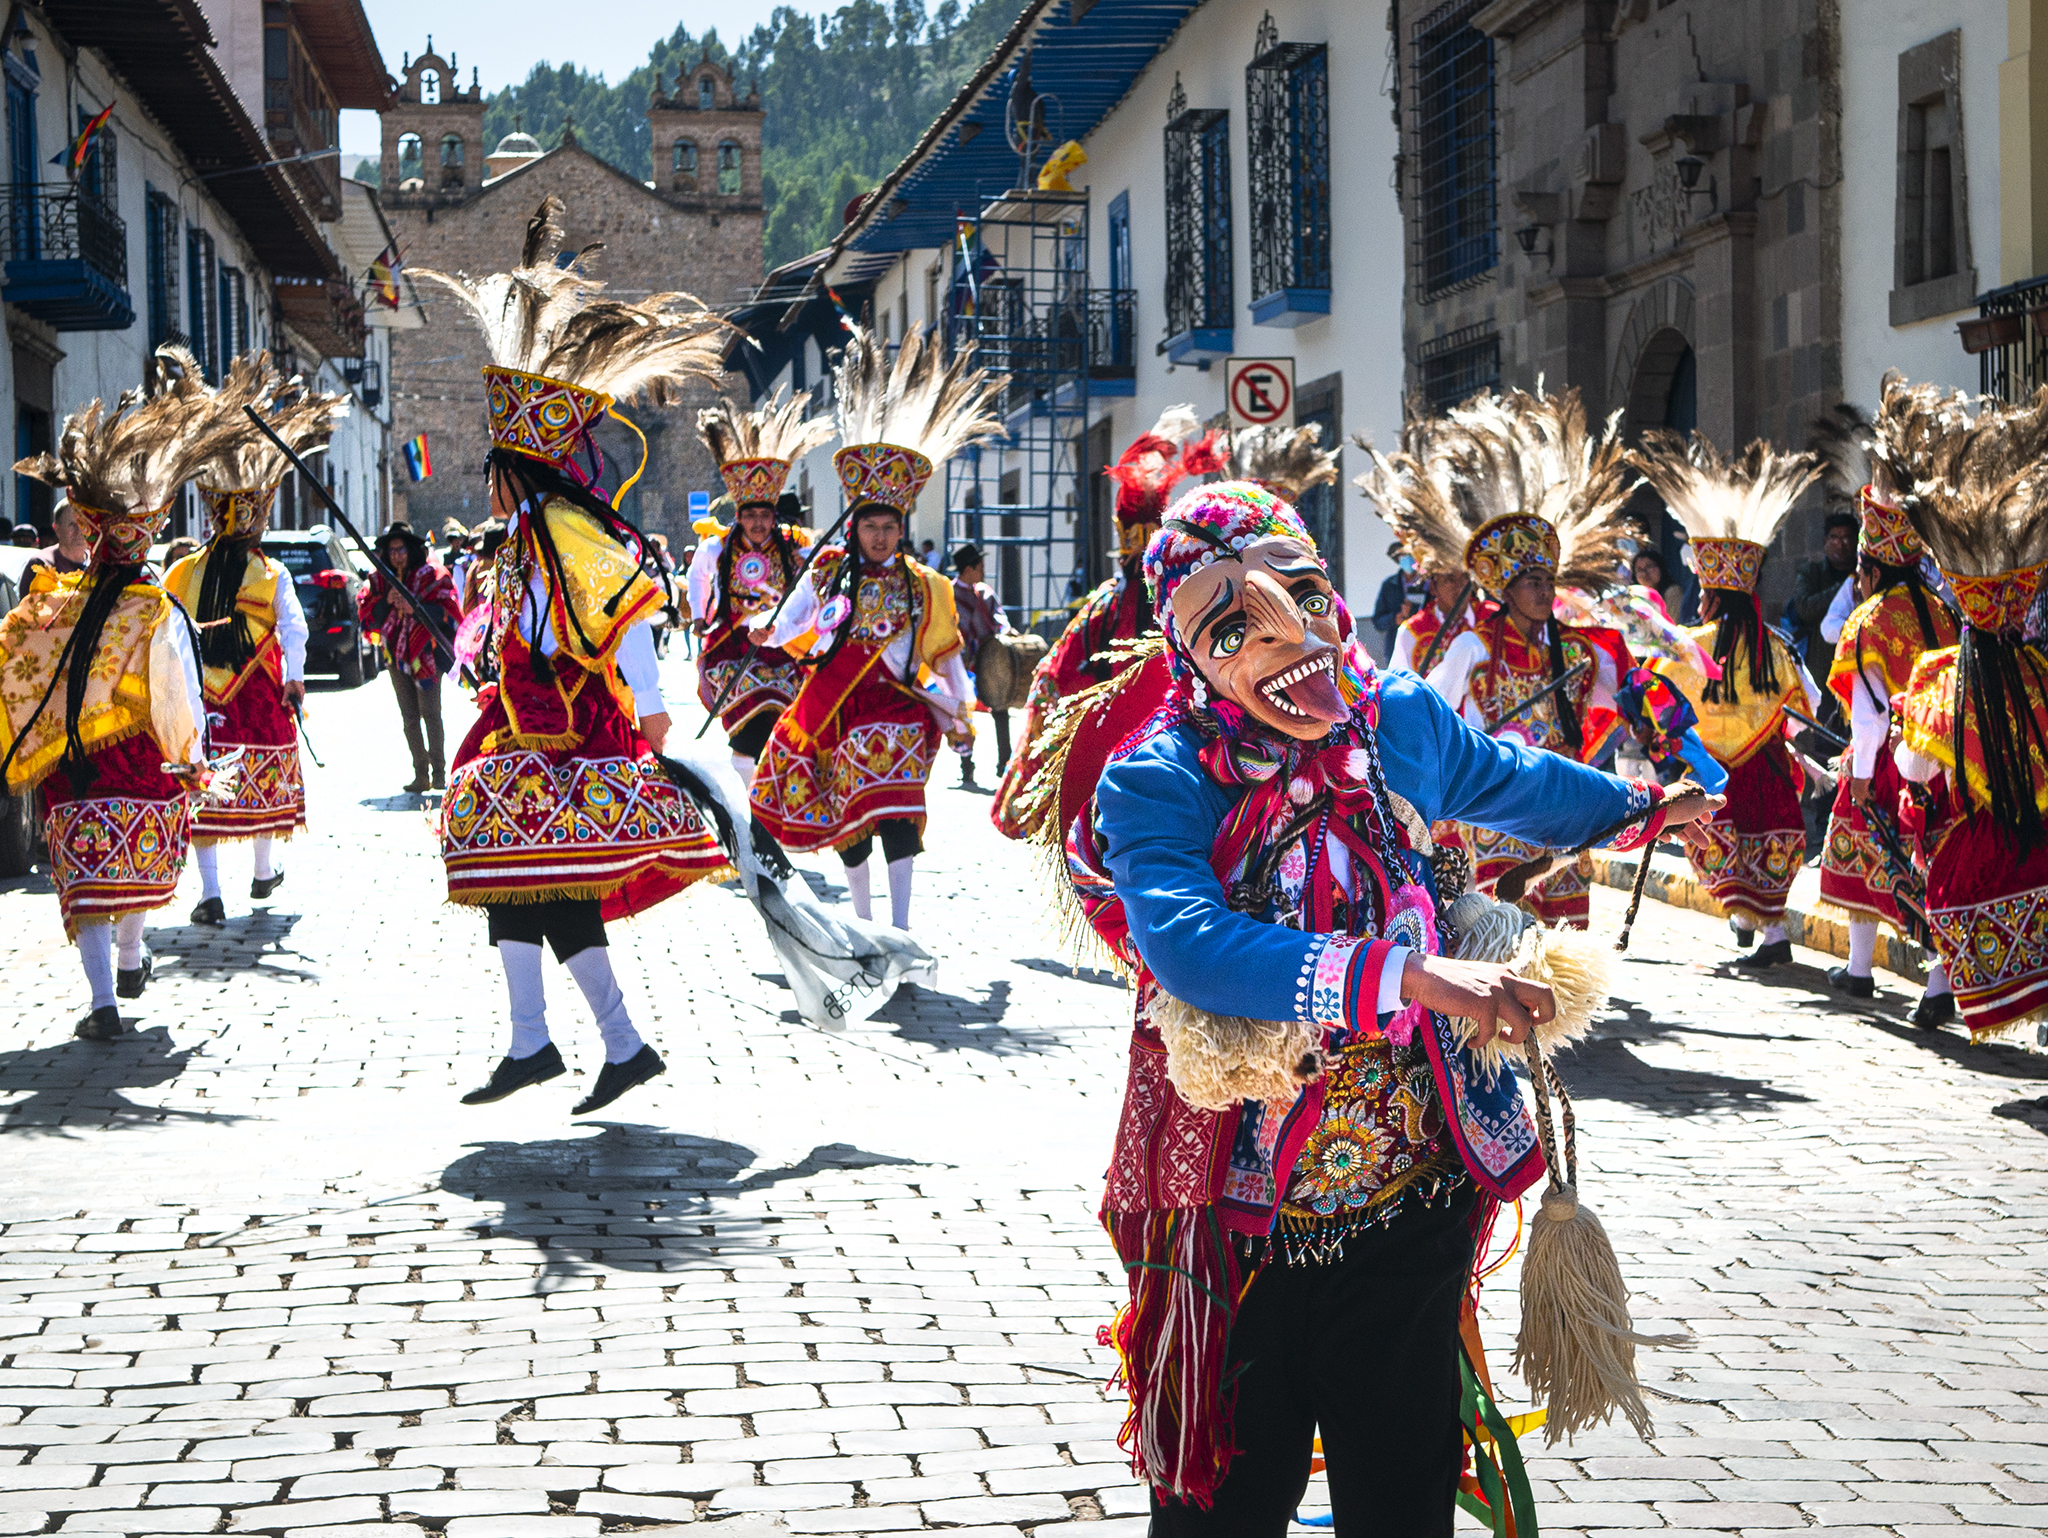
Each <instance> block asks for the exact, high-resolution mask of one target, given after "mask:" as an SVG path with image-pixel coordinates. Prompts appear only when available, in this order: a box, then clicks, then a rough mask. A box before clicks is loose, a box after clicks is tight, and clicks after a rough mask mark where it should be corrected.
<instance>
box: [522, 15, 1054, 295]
mask: <svg viewBox="0 0 2048 1538" xmlns="http://www.w3.org/2000/svg"><path fill="white" fill-rule="evenodd" d="M1021 4H1022V0H972V3H971V4H970V5H969V7H968V8H967V9H965V10H962V8H961V4H960V0H940V3H939V5H938V8H937V9H936V10H934V11H932V12H930V13H929V14H927V13H926V11H925V8H924V4H923V0H894V3H893V4H883V3H881V0H851V3H849V4H847V5H844V6H841V7H840V8H839V9H838V10H837V11H835V12H833V13H832V14H830V15H826V16H812V15H809V14H807V13H805V12H803V11H799V10H797V9H796V8H794V7H792V6H778V7H777V8H776V10H775V13H774V15H773V16H772V17H771V18H770V20H769V23H768V25H766V26H764V27H756V28H755V29H754V32H753V35H752V36H750V37H748V38H746V39H745V40H744V41H742V42H741V43H739V44H738V45H737V46H734V47H728V46H727V45H726V44H725V42H724V41H722V40H721V39H720V38H719V36H718V34H717V32H716V31H715V30H713V31H709V32H706V33H704V34H703V35H702V36H695V35H693V34H692V33H691V32H690V31H689V29H688V28H687V27H682V26H678V27H677V28H676V30H675V31H674V32H673V33H672V34H670V35H669V36H668V37H666V38H664V39H662V40H661V41H660V42H658V43H656V44H655V45H654V46H653V47H652V48H651V49H649V50H648V54H647V62H646V64H644V65H642V66H641V67H640V68H639V69H636V70H635V71H633V73H632V74H630V75H628V76H626V78H625V79H623V80H620V81H616V82H607V81H605V80H604V79H602V78H601V77H599V76H597V75H592V74H588V73H586V72H585V71H583V70H582V69H579V68H578V67H577V66H576V65H575V64H574V63H568V64H561V65H548V64H539V65H535V66H534V69H533V73H532V74H530V75H528V76H527V77H526V80H525V81H524V82H523V83H522V84H520V85H516V86H508V87H507V88H505V89H504V90H502V91H499V92H498V93H497V94H496V95H495V96H493V97H491V98H490V100H489V102H488V104H487V105H486V107H485V110H484V142H485V143H486V144H495V143H497V141H498V138H499V136H500V135H503V134H508V133H510V132H511V131H512V127H513V123H514V119H515V117H516V118H517V120H518V121H519V123H520V124H521V126H523V127H524V128H525V130H526V131H527V132H528V133H530V134H532V135H534V137H536V138H537V139H539V140H540V142H541V143H542V144H544V145H547V146H549V147H552V146H553V145H555V144H556V143H558V142H559V141H560V139H561V135H562V125H563V123H564V122H565V121H569V120H571V119H573V120H574V122H575V124H576V136H577V138H578V139H580V140H581V141H582V143H583V145H584V147H585V148H586V149H588V150H590V151H591V153H593V154H595V155H600V156H602V157H603V158H604V159H606V160H609V161H611V162H612V164H614V165H616V166H618V167H620V168H621V169H622V170H624V171H626V172H628V173H629V174H630V175H632V176H635V177H639V178H642V179H644V178H645V177H647V176H648V175H649V174H650V173H649V162H648V144H647V100H648V97H649V96H650V95H652V94H653V90H654V82H655V76H656V72H657V71H659V72H660V74H661V75H662V76H663V78H664V80H665V81H666V83H667V84H668V85H670V86H671V87H673V84H674V81H675V71H676V66H677V65H679V64H685V63H688V64H694V63H696V62H697V60H698V58H699V57H700V56H701V55H702V54H703V53H705V52H706V51H707V50H708V51H709V53H710V55H711V57H712V58H713V59H715V60H717V61H718V62H719V64H721V65H722V66H724V67H726V68H728V69H731V70H732V71H733V72H734V74H735V77H736V78H737V79H738V80H739V81H740V82H741V84H742V88H744V86H745V85H747V84H749V83H751V84H756V85H758V86H759V87H760V91H761V100H762V104H763V105H764V106H765V108H766V109H767V115H766V118H765V120H764V122H763V124H762V140H763V150H762V189H763V192H764V195H765V201H766V203H767V219H766V232H765V235H764V244H765V246H766V251H765V253H764V254H765V256H766V258H767V264H768V265H769V266H770V267H774V266H777V265H779V264H781V263H783V262H786V261H790V260H792V259H793V258H796V257H799V256H802V255H803V254H804V253H805V252H807V251H814V250H816V249H817V248H818V247H819V246H822V245H823V244H825V242H826V241H827V240H829V239H831V237H832V233H833V231H835V230H836V229H838V227H839V220H840V216H841V214H842V213H843V211H844V210H845V207H846V205H847V203H848V202H849V201H851V200H852V199H853V198H854V197H856V196H858V195H859V194H860V193H862V192H865V191H867V190H868V189H869V188H870V187H872V186H874V185H875V184H876V183H877V182H878V181H880V180H881V178H882V176H883V174H884V173H885V172H887V171H888V170H889V168H890V167H891V166H893V165H895V164H896V162H897V161H898V160H900V159H902V158H903V156H904V154H905V153H906V152H907V151H908V150H909V149H910V147H911V145H912V144H914V143H915V142H916V141H917V136H918V135H919V134H920V133H922V132H923V131H924V128H925V126H926V125H927V124H929V123H930V122H931V120H932V119H933V118H934V117H935V116H937V115H938V112H939V109H940V108H942V107H943V106H944V105H945V104H946V102H948V101H949V100H951V99H952V97H953V94H954V93H955V92H956V91H957V90H958V89H959V88H960V85H961V84H962V82H964V81H965V80H966V79H967V77H968V76H969V75H971V74H972V73H973V72H974V68H975V66H976V65H977V64H979V63H980V62H981V61H982V60H983V59H984V58H986V57H987V56H988V53H989V51H990V50H991V49H992V48H994V47H995V45H996V43H997V42H999V41H1000V40H1001V38H1002V35H1003V33H1004V32H1005V31H1006V30H1007V29H1008V27H1009V25H1010V23H1011V22H1012V21H1013V20H1014V19H1015V18H1016V15H1017V12H1018V9H1019V7H1020V6H1021Z"/></svg>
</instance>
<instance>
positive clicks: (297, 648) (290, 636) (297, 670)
mask: <svg viewBox="0 0 2048 1538" xmlns="http://www.w3.org/2000/svg"><path fill="white" fill-rule="evenodd" d="M270 623H271V625H272V627H273V628H274V629H275V630H276V632H277V646H278V650H279V651H280V652H282V653H283V654H284V681H285V682H286V683H288V684H296V683H303V682H305V678H306V611H305V609H304V608H302V607H301V606H300V604H299V589H298V584H297V583H295V582H293V581H292V574H291V573H290V572H288V571H284V570H283V569H282V568H280V570H279V572H278V578H277V589H276V591H275V593H274V594H273V595H272V597H271V600H270Z"/></svg>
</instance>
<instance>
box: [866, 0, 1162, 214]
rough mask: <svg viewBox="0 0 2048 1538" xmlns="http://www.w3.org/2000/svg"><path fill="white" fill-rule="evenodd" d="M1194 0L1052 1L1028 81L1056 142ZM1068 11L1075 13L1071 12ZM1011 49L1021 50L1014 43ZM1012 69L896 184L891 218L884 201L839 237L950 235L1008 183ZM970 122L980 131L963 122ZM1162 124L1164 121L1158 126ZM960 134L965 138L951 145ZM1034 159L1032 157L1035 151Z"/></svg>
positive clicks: (1105, 111)
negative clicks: (1042, 101) (899, 204)
mask: <svg viewBox="0 0 2048 1538" xmlns="http://www.w3.org/2000/svg"><path fill="white" fill-rule="evenodd" d="M1200 4H1201V0H1095V3H1094V4H1093V5H1090V4H1088V3H1087V0H1078V3H1077V0H1060V3H1059V4H1057V5H1055V6H1053V7H1052V8H1051V10H1050V11H1049V12H1048V17H1047V19H1046V20H1045V21H1044V22H1042V23H1041V24H1040V25H1039V26H1038V27H1037V28H1036V30H1035V31H1034V33H1033V34H1032V36H1031V38H1030V40H1029V42H1028V44H1026V45H1025V46H1028V47H1029V48H1030V50H1031V85H1032V89H1033V90H1034V91H1035V92H1037V94H1039V95H1041V96H1046V97H1051V98H1053V100H1051V101H1049V102H1047V104H1046V127H1047V129H1048V130H1049V132H1050V133H1051V135H1052V142H1053V143H1054V144H1055V145H1057V144H1060V143H1063V142H1065V141H1066V140H1068V139H1085V138H1087V136H1088V135H1089V134H1090V133H1092V132H1094V130H1095V128H1096V127H1097V126H1098V125H1099V124H1100V123H1101V122H1102V120H1103V119H1104V118H1105V117H1107V116H1108V115H1109V111H1110V109H1111V108H1112V107H1114V106H1115V105H1116V104H1117V103H1118V102H1120V101H1122V100H1123V98H1124V93H1125V92H1126V91H1128V90H1129V89H1130V88H1131V82H1132V81H1134V80H1136V79H1137V78H1138V75H1139V73H1140V72H1141V71H1142V70H1143V69H1144V68H1145V66H1146V65H1148V64H1150V63H1151V62H1152V61H1153V59H1155V58H1157V57H1158V55H1159V50H1160V49H1161V48H1163V47H1165V46H1166V42H1167V40H1168V39H1169V38H1171V37H1172V36H1173V34H1174V32H1175V31H1176V30H1178V29H1179V27H1180V24H1181V23H1182V22H1183V21H1185V20H1186V19H1187V17H1188V14H1189V13H1190V12H1191V11H1193V10H1194V9H1195V8H1196V7H1197V6H1198V5H1200ZM1076 10H1078V11H1079V12H1080V20H1078V21H1075V20H1073V19H1071V18H1072V17H1073V15H1074V13H1075V11H1076ZM1020 51H1021V50H1020ZM1015 74H1016V67H1015V65H1014V63H1013V64H1012V65H1011V67H1010V68H1008V69H1005V70H1003V71H1002V72H1001V73H1000V74H998V75H996V76H995V77H994V78H993V79H991V80H990V81H989V83H988V84H987V85H986V86H984V87H983V88H982V91H981V94H980V95H979V97H977V98H976V100H975V101H974V103H973V105H972V106H970V107H969V108H968V109H967V111H966V113H965V114H964V115H963V116H962V118H961V120H960V123H959V124H957V125H956V126H955V127H954V128H952V129H951V130H950V131H948V133H947V134H946V137H945V140H944V141H943V142H942V143H941V144H940V145H938V146H937V147H936V148H934V149H932V150H931V151H929V152H928V153H927V154H926V155H925V157H924V159H923V160H921V161H920V162H918V164H917V165H916V166H914V167H913V168H912V169H911V170H910V171H909V172H908V173H907V174H906V175H905V176H904V177H903V179H902V180H901V181H900V182H898V184H897V185H896V187H895V189H894V192H893V194H892V197H891V202H892V204H893V203H894V201H895V200H896V199H901V200H903V202H904V203H905V204H907V206H906V207H904V208H903V209H902V211H901V212H900V213H898V214H897V215H896V216H895V217H894V218H890V217H888V213H887V210H886V209H883V210H878V211H877V216H876V217H874V218H872V219H870V220H869V221H868V223H867V224H866V226H865V227H864V228H862V229H861V230H860V231H859V232H858V233H856V234H855V235H854V236H853V237H852V239H850V240H848V241H847V242H846V245H847V248H848V249H851V250H856V251H872V252H884V251H910V250H915V249H917V248H919V247H922V246H944V245H948V244H950V243H951V242H952V239H953V221H954V218H955V216H956V215H958V214H963V213H964V214H973V213H975V212H977V211H978V210H979V209H980V207H981V205H982V204H983V203H984V202H985V201H987V200H988V199H990V198H992V197H995V196H997V195H998V194H1000V193H1002V192H1005V191H1008V190H1009V189H1011V188H1012V187H1013V186H1014V185H1015V184H1016V181H1017V155H1016V153H1015V152H1014V151H1013V150H1012V149H1011V148H1010V146H1009V143H1008V140H1007V137H1006V135H1005V134H1004V132H1003V116H1004V113H1005V111H1006V109H1007V106H1008V103H1009V98H1010V84H1011V81H1012V80H1013V79H1014V77H1015ZM969 123H973V124H976V125H978V126H979V129H980V132H978V133H975V132H973V131H972V130H970V129H967V127H966V125H967V124H969ZM1161 126H1162V127H1164V125H1163V124H1162V125H1161ZM963 132H965V133H966V134H967V135H968V138H969V142H967V143H965V144H963V143H961V138H962V135H963ZM1041 158H1042V157H1041Z"/></svg>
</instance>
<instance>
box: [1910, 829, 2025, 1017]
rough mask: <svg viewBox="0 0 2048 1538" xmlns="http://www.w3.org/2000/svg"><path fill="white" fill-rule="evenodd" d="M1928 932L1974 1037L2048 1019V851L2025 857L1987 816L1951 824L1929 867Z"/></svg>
mask: <svg viewBox="0 0 2048 1538" xmlns="http://www.w3.org/2000/svg"><path fill="white" fill-rule="evenodd" d="M1946 800H1947V798H1946V795H1945V793H1944V792H1942V791H1937V792H1936V803H1937V805H1936V806H1934V807H1932V808H1930V815H1929V822H1930V824H1931V825H1937V826H1938V824H1939V820H1940V817H1941V815H1942V813H1943V812H1945V811H1948V810H1950V808H1949V807H1948V806H1945V805H1942V804H1941V803H1945V802H1946ZM1927 927H1928V928H1929V929H1930V930H1931V931H1932V932H1933V937H1934V948H1935V950H1936V951H1937V952H1938V953H1939V954H1940V956H1941V959H1942V962H1943V964H1944V965H1945V966H1947V968H1948V980H1949V985H1950V986H1951V987H1953V988H1954V989H1955V992H1956V1007H1957V1008H1958V1009H1959V1010H1961V1011H1962V1015H1963V1023H1964V1024H1965V1025H1967V1026H1968V1027H1969V1028H1970V1034H1971V1035H1972V1036H1984V1035H1989V1034H1991V1033H1993V1032H1996V1031H2003V1030H2010V1029H2012V1028H2013V1027H2015V1026H2019V1025H2024V1024H2025V1023H2027V1022H2028V1021H2029V1020H2032V1019H2036V1018H2048V847H2043V848H2040V849H2036V850H2034V851H2033V852H2032V853H2031V854H2025V855H2022V854H2020V853H2019V852H2018V850H2017V849H2015V848H2014V847H2013V844H2012V840H2011V838H2010V836H2009V835H2007V834H2006V833H2005V832H2004V831H2003V830H2002V829H2000V828H1999V827H1998V826H1997V825H1996V824H1995V823H1994V822H1992V820H1991V818H1990V817H1989V816H1988V815H1987V814H1985V813H1984V812H1981V811H1980V812H1978V813H1977V815H1975V816H1974V817H1966V818H1962V819H1960V820H1956V821H1952V822H1951V823H1950V825H1949V826H1948V828H1947V830H1946V831H1945V832H1943V833H1942V834H1941V835H1940V836H1939V841H1938V842H1937V844H1936V846H1935V851H1934V858H1933V860H1932V861H1931V862H1930V863H1929V865H1928V870H1927Z"/></svg>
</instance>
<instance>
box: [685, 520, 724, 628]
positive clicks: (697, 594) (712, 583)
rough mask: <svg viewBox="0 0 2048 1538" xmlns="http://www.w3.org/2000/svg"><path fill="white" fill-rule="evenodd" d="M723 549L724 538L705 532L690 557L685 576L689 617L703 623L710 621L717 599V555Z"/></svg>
mask: <svg viewBox="0 0 2048 1538" xmlns="http://www.w3.org/2000/svg"><path fill="white" fill-rule="evenodd" d="M724 549H725V540H724V538H723V537H722V536H720V535H717V534H707V535H705V536H704V538H703V539H702V540H701V541H700V542H699V543H698V545H697V553H696V554H695V555H693V556H692V557H690V570H689V572H688V574H687V576H686V578H685V580H686V581H687V582H688V584H689V589H690V617H691V618H692V619H695V620H700V621H702V622H704V623H705V624H709V623H710V618H711V611H712V610H713V609H714V608H716V607H717V601H718V556H719V552H721V551H722V550H724Z"/></svg>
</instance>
